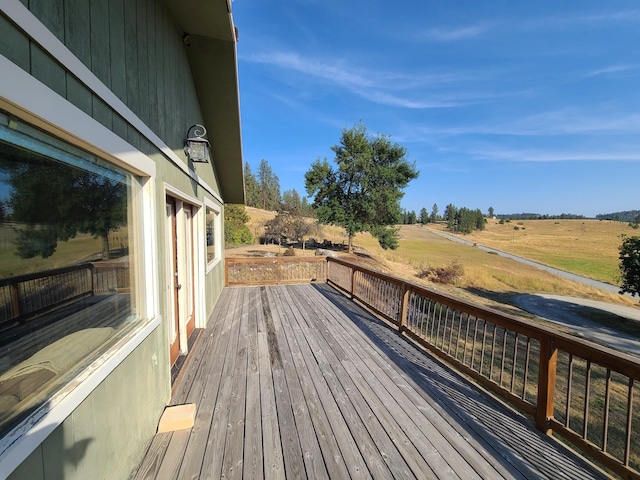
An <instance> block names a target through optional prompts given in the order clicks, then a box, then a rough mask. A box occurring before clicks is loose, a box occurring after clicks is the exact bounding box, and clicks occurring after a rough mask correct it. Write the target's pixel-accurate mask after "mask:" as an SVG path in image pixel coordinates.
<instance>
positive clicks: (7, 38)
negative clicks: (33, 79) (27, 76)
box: [0, 15, 29, 71]
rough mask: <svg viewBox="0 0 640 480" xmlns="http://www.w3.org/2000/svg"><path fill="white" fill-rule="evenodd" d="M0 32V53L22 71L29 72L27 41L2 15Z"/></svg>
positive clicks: (0, 16)
mask: <svg viewBox="0 0 640 480" xmlns="http://www.w3.org/2000/svg"><path fill="white" fill-rule="evenodd" d="M0 32H2V35H0V52H2V53H3V54H4V55H5V56H6V57H7V58H8V59H9V60H11V61H12V62H13V63H15V64H16V65H18V66H19V67H20V68H22V69H23V70H26V71H29V40H28V39H27V38H26V37H25V36H24V34H23V33H22V32H21V31H20V30H19V29H18V28H17V27H16V26H15V25H14V24H13V23H11V22H10V21H9V20H8V19H6V18H5V17H4V16H2V15H0Z"/></svg>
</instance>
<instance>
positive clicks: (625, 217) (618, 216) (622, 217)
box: [596, 210, 640, 222]
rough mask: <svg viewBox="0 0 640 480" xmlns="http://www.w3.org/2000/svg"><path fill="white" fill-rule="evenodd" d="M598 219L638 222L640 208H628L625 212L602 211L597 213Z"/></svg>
mask: <svg viewBox="0 0 640 480" xmlns="http://www.w3.org/2000/svg"><path fill="white" fill-rule="evenodd" d="M596 218H597V219H598V220H615V221H617V222H637V221H638V219H639V218H640V210H627V211H625V212H614V213H601V214H599V215H596Z"/></svg>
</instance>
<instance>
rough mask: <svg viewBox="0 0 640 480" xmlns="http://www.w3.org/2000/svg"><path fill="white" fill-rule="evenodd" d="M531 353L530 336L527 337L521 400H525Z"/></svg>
mask: <svg viewBox="0 0 640 480" xmlns="http://www.w3.org/2000/svg"><path fill="white" fill-rule="evenodd" d="M530 355H531V338H529V337H527V353H526V355H525V359H524V380H523V381H522V400H524V401H525V402H526V401H527V383H528V380H529V359H530Z"/></svg>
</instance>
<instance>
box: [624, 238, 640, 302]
mask: <svg viewBox="0 0 640 480" xmlns="http://www.w3.org/2000/svg"><path fill="white" fill-rule="evenodd" d="M619 258H620V272H621V274H622V285H621V286H620V293H621V294H622V293H630V294H631V295H632V296H634V297H635V296H636V295H639V296H640V237H628V236H626V235H623V237H622V245H620V256H619Z"/></svg>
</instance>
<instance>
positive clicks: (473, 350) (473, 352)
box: [471, 317, 478, 370]
mask: <svg viewBox="0 0 640 480" xmlns="http://www.w3.org/2000/svg"><path fill="white" fill-rule="evenodd" d="M477 337H478V317H474V325H473V343H472V344H471V369H472V370H473V362H474V360H475V358H476V340H477Z"/></svg>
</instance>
